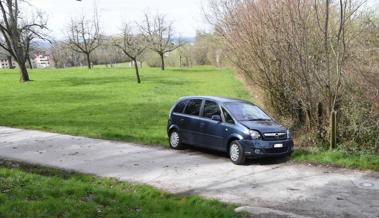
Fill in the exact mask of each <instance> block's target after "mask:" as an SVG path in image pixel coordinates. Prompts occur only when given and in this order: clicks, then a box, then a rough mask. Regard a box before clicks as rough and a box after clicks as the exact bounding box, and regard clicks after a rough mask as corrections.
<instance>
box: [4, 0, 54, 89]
mask: <svg viewBox="0 0 379 218" xmlns="http://www.w3.org/2000/svg"><path fill="white" fill-rule="evenodd" d="M19 3H25V1H22V0H0V10H1V19H0V31H1V38H0V47H2V48H3V49H4V50H6V51H7V52H8V53H9V54H10V55H11V56H12V57H13V58H14V59H15V61H16V62H17V64H18V66H19V68H20V81H22V82H27V81H30V78H29V74H28V71H27V68H26V62H27V60H28V56H29V49H30V44H31V42H32V41H33V40H34V39H36V38H40V39H46V36H45V35H44V34H43V30H45V29H47V28H46V21H44V20H43V19H42V16H41V14H40V13H38V14H37V15H36V16H34V17H33V18H32V19H30V20H28V19H27V17H26V15H25V14H23V13H22V11H21V5H20V4H19Z"/></svg>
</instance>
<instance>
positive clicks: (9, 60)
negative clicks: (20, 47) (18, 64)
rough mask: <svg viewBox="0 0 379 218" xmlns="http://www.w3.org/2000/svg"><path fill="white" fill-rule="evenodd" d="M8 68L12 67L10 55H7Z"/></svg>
mask: <svg viewBox="0 0 379 218" xmlns="http://www.w3.org/2000/svg"><path fill="white" fill-rule="evenodd" d="M7 58H8V66H9V69H13V63H12V56H10V55H9V56H7Z"/></svg>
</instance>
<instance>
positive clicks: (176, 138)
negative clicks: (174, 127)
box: [170, 132, 179, 148]
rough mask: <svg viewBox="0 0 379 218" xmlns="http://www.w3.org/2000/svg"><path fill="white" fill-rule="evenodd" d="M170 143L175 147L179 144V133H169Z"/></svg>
mask: <svg viewBox="0 0 379 218" xmlns="http://www.w3.org/2000/svg"><path fill="white" fill-rule="evenodd" d="M170 144H171V146H172V147H174V148H176V147H178V145H179V134H178V133H177V132H172V133H171V135H170Z"/></svg>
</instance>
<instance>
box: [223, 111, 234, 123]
mask: <svg viewBox="0 0 379 218" xmlns="http://www.w3.org/2000/svg"><path fill="white" fill-rule="evenodd" d="M222 113H223V115H224V119H225V123H230V124H234V120H233V118H232V116H230V114H229V113H228V112H227V111H226V110H225V109H224V108H222Z"/></svg>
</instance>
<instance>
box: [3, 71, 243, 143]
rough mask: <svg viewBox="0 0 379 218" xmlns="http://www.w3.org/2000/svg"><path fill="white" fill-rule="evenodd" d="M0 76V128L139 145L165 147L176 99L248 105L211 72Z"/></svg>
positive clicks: (226, 79)
mask: <svg viewBox="0 0 379 218" xmlns="http://www.w3.org/2000/svg"><path fill="white" fill-rule="evenodd" d="M30 76H31V79H32V80H34V81H33V82H29V83H24V84H23V83H19V82H18V78H19V75H18V72H17V70H1V71H0V105H1V107H0V125H3V126H11V127H20V128H31V129H39V130H46V131H52V132H60V133H67V134H72V135H82V136H89V137H95V138H105V139H117V140H125V141H133V142H139V143H144V144H160V145H166V144H167V136H166V125H167V118H168V113H169V110H170V108H171V106H172V105H173V103H174V102H175V100H176V99H177V98H179V97H181V96H186V95H218V96H228V97H238V98H243V99H250V97H249V95H248V93H247V91H246V89H245V88H244V87H243V85H242V84H241V83H240V82H239V81H237V80H236V79H235V78H234V75H233V74H232V73H231V72H230V71H228V70H220V69H216V68H214V67H196V68H190V69H168V70H166V71H164V72H162V71H161V70H159V69H155V68H143V69H142V72H141V78H142V84H137V82H136V79H135V74H134V71H133V69H129V68H112V69H111V68H95V69H93V70H88V69H85V68H67V69H38V70H31V71H30Z"/></svg>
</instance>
